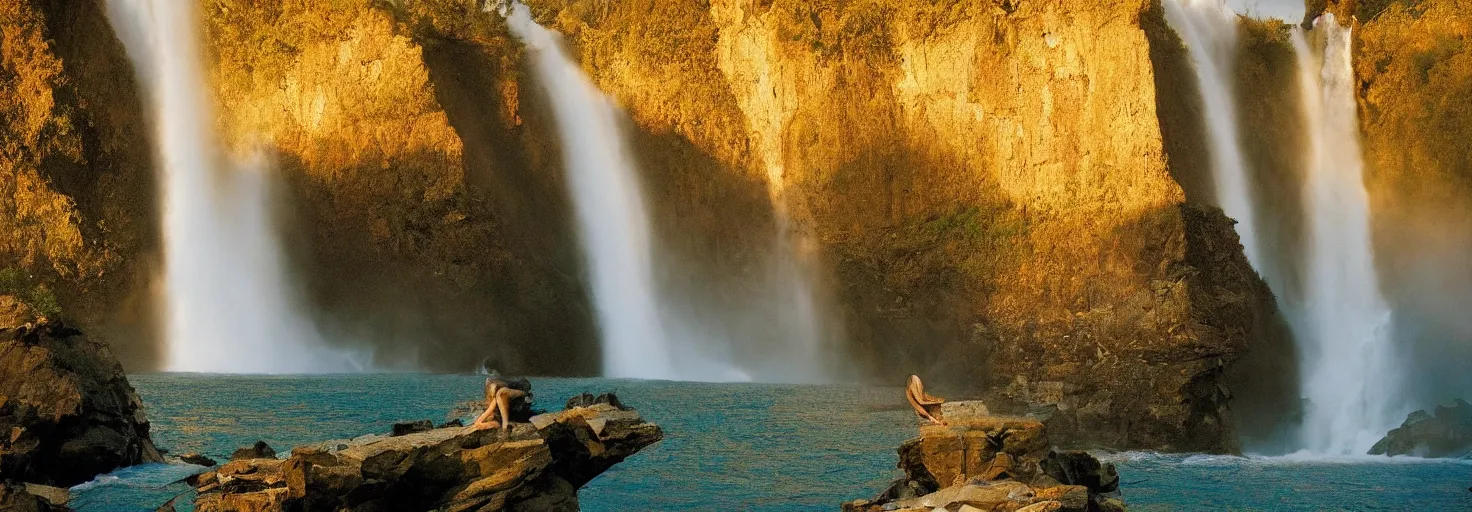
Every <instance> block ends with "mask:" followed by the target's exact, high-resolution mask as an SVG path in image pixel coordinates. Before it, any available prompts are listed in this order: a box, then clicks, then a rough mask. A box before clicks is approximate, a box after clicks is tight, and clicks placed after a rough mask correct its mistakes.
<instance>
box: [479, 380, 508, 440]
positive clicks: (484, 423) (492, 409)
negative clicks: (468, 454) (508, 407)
mask: <svg viewBox="0 0 1472 512" xmlns="http://www.w3.org/2000/svg"><path fill="white" fill-rule="evenodd" d="M490 386H491V387H490V389H488V390H486V412H483V413H481V415H480V416H479V417H477V418H475V423H472V424H471V426H472V427H474V428H475V430H481V429H485V428H496V427H498V426H500V425H497V424H496V408H497V407H500V406H501V404H500V403H499V401H498V400H497V399H496V397H498V396H499V395H500V394H501V391H502V390H504V389H505V388H503V387H501V386H500V385H498V384H496V383H495V382H492V383H491V384H490ZM501 418H502V420H503V421H502V423H505V421H504V420H505V418H506V413H504V412H503V413H501Z"/></svg>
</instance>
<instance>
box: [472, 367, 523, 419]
mask: <svg viewBox="0 0 1472 512" xmlns="http://www.w3.org/2000/svg"><path fill="white" fill-rule="evenodd" d="M531 389H532V385H531V382H530V381H527V380H526V379H510V380H502V379H501V378H500V377H499V376H493V377H491V378H488V379H486V412H483V413H481V415H480V416H478V417H476V418H475V421H474V422H473V423H471V424H470V428H471V429H474V430H481V429H486V428H496V427H500V428H501V430H507V429H510V428H511V421H512V420H513V419H515V420H516V421H526V420H527V419H529V418H531ZM498 412H499V414H500V417H501V418H500V420H499V421H497V419H496V416H497V413H498Z"/></svg>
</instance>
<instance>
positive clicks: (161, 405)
mask: <svg viewBox="0 0 1472 512" xmlns="http://www.w3.org/2000/svg"><path fill="white" fill-rule="evenodd" d="M130 379H131V381H132V382H133V385H134V387H136V388H138V392H139V394H140V395H141V396H142V398H143V402H144V404H145V405H146V407H147V408H148V416H149V419H150V420H151V421H152V422H153V434H154V439H155V440H156V441H157V442H158V443H159V445H160V446H162V447H165V448H168V449H169V450H170V451H171V452H172V453H176V454H177V453H184V452H189V451H197V452H201V453H204V454H206V455H210V456H212V457H214V458H216V459H218V460H223V459H225V458H226V456H227V455H228V454H229V453H230V452H231V451H233V450H234V449H235V448H237V447H240V446H244V445H247V444H250V443H253V442H255V441H256V440H257V439H262V440H265V441H266V442H267V443H270V444H271V446H273V447H275V448H276V449H277V450H278V451H280V452H286V451H287V450H289V449H290V447H291V446H293V445H297V444H304V443H309V442H314V441H321V440H326V439H333V438H346V437H355V436H358V435H361V434H365V433H384V432H387V431H388V430H389V428H390V427H391V426H392V424H393V423H394V422H396V421H407V420H416V419H432V420H434V421H436V422H439V421H444V420H446V419H447V416H446V414H447V412H448V411H450V410H452V409H454V408H455V406H456V405H458V404H460V403H462V402H465V401H468V400H472V399H475V398H477V397H478V395H479V393H480V392H481V384H482V382H483V380H482V378H481V377H477V376H473V375H459V376H457V375H406V374H375V375H345V376H313V377H263V376H214V375H190V374H151V375H135V376H132V377H130ZM532 382H533V390H534V392H535V398H536V401H537V405H538V406H539V407H542V408H546V409H560V408H561V406H562V403H563V401H565V400H566V399H567V397H569V396H571V395H574V394H577V393H581V392H584V391H588V392H595V393H596V392H603V391H616V392H618V394H619V397H620V398H622V399H623V400H624V402H625V403H626V404H628V405H630V406H633V407H635V408H637V409H639V411H640V412H641V413H643V415H644V417H645V418H647V419H649V420H651V421H654V422H656V423H658V424H660V425H661V426H662V427H664V429H665V440H664V441H663V442H661V443H659V444H657V445H655V446H652V447H650V448H648V449H646V450H645V451H644V452H641V453H640V454H638V455H636V456H634V457H632V458H630V459H629V460H627V461H625V462H624V463H622V464H619V465H618V466H615V467H614V468H613V469H612V470H610V471H609V472H608V473H605V474H604V475H603V476H600V477H599V478H597V479H595V480H594V481H593V482H591V483H590V484H589V485H588V486H587V487H585V488H584V489H583V491H582V493H581V495H580V496H581V499H582V503H583V510H586V511H590V512H614V511H634V510H639V511H645V510H647V511H682V510H697V511H699V510H711V511H731V510H751V511H793V510H796V511H806V510H837V508H838V505H839V504H840V503H842V502H843V501H847V500H851V499H855V498H864V497H871V496H873V495H874V494H875V493H877V492H878V491H879V490H880V489H881V488H883V487H884V486H885V485H886V484H887V483H888V482H889V481H890V480H891V479H893V478H895V477H896V476H898V471H897V470H896V469H894V465H895V448H896V447H897V446H898V445H899V443H900V442H902V441H904V440H905V439H906V438H908V437H910V436H911V435H913V434H914V424H915V423H914V416H913V414H912V413H911V412H909V409H908V408H907V407H906V406H905V404H904V402H903V398H902V397H903V396H904V394H903V392H902V390H901V389H900V388H899V387H893V388H874V387H859V386H789V385H767V384H701V383H684V382H679V383H676V382H655V381H630V380H612V379H533V381H532ZM1106 458H1107V459H1109V460H1112V461H1114V462H1116V463H1118V464H1119V465H1120V473H1121V480H1122V481H1123V487H1124V494H1125V499H1126V500H1127V501H1128V502H1129V503H1130V505H1131V507H1132V510H1149V511H1153V510H1305V511H1310V510H1312V511H1317V510H1472V492H1468V490H1467V487H1468V486H1469V485H1472V463H1468V462H1466V461H1422V460H1412V459H1395V460H1390V459H1369V458H1365V459H1354V460H1340V461H1323V460H1295V459H1291V458H1278V459H1262V458H1241V457H1209V456H1165V455H1154V454H1111V455H1107V456H1106ZM198 470H200V468H197V467H192V466H165V465H149V466H143V467H138V468H130V469H126V470H122V471H119V472H116V473H114V474H112V475H107V476H104V477H99V478H98V480H96V481H94V482H91V483H88V484H83V485H82V486H78V487H77V488H75V489H74V494H75V497H74V501H73V505H74V506H75V507H77V508H78V509H79V510H81V511H83V512H91V511H119V512H122V511H152V510H153V509H154V508H156V507H157V506H158V505H159V504H161V503H163V502H164V501H167V500H168V499H169V498H171V497H173V496H176V495H183V496H184V499H182V500H181V501H187V500H188V498H189V497H190V495H189V494H187V493H188V491H189V489H188V487H187V486H185V485H183V484H178V483H172V482H175V481H176V480H178V479H179V478H182V477H184V476H186V475H188V474H189V473H190V472H192V471H198ZM185 509H186V507H181V508H180V510H185Z"/></svg>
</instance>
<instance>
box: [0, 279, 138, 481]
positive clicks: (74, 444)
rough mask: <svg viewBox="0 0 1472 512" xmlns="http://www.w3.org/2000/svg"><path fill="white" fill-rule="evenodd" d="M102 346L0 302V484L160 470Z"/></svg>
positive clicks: (127, 389) (133, 400) (134, 400)
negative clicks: (152, 465)
mask: <svg viewBox="0 0 1472 512" xmlns="http://www.w3.org/2000/svg"><path fill="white" fill-rule="evenodd" d="M148 429H149V425H148V419H147V418H146V417H145V416H144V414H143V404H142V402H140V401H139V400H138V394H137V393H135V392H134V391H133V386H131V385H129V384H128V380H127V378H126V376H125V375H124V374H123V367H122V366H121V365H119V364H118V361H117V359H116V358H114V357H113V354H112V351H111V350H110V349H109V348H108V346H107V344H105V343H102V342H97V341H93V340H89V339H87V338H86V337H83V336H80V335H78V334H77V333H76V331H75V330H73V329H68V328H66V327H64V326H62V325H61V324H60V323H59V322H57V321H53V320H48V319H46V318H42V317H40V316H39V315H37V314H36V313H35V311H34V310H32V309H31V308H29V307H27V306H25V305H24V304H21V303H20V301H17V300H16V299H15V298H13V297H10V296H0V432H4V433H5V434H4V435H3V436H0V480H14V481H24V482H34V483H40V484H47V485H57V486H72V485H76V484H79V483H82V482H86V481H88V480H91V479H92V477H94V476H97V475H99V474H102V473H107V472H109V471H112V470H114V469H117V468H119V467H124V466H131V465H134V464H140V463H144V462H162V461H163V457H161V456H160V455H159V453H158V450H156V449H155V448H154V446H153V441H152V440H151V439H149V435H148Z"/></svg>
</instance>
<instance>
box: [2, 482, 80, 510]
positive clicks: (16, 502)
mask: <svg viewBox="0 0 1472 512" xmlns="http://www.w3.org/2000/svg"><path fill="white" fill-rule="evenodd" d="M70 499H71V496H70V493H68V492H67V490H66V489H61V488H58V487H48V486H45V485H36V484H20V483H12V482H3V483H0V510H4V511H6V512H61V511H65V510H71V509H69V508H67V506H66V503H67V501H70Z"/></svg>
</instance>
